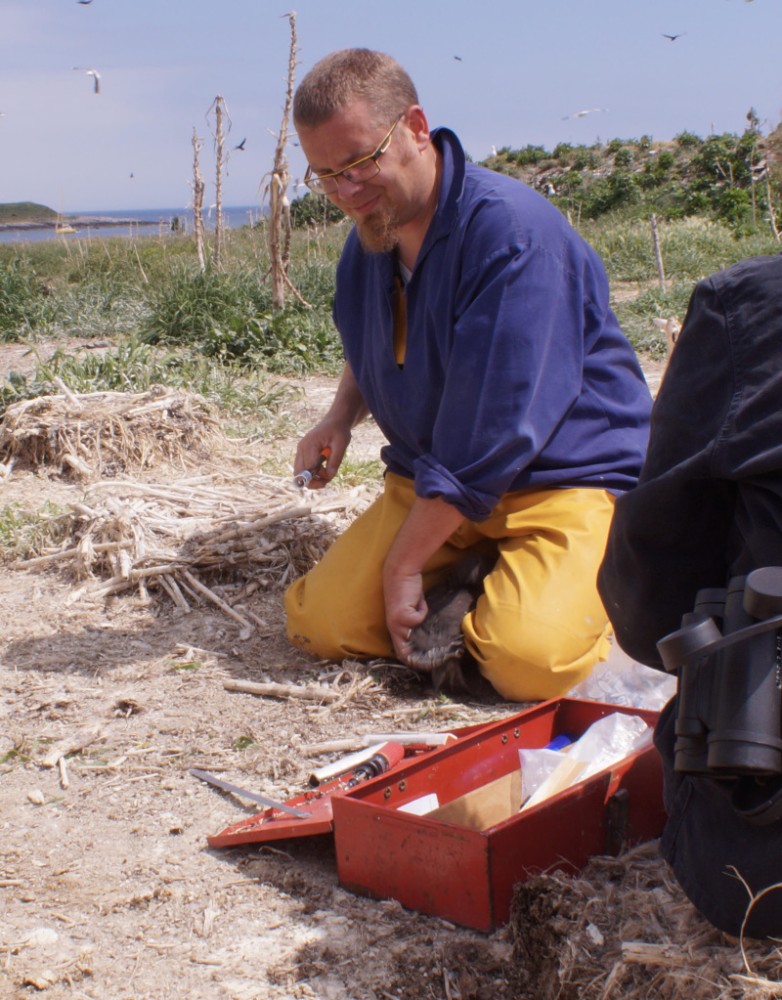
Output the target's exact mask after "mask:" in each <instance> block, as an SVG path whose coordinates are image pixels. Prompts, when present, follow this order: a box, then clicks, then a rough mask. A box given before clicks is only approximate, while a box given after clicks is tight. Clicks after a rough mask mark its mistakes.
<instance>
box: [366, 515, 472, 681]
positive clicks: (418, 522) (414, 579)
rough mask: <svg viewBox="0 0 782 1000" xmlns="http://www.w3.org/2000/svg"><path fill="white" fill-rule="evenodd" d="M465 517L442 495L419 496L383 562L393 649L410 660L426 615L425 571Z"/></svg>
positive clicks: (384, 589)
mask: <svg viewBox="0 0 782 1000" xmlns="http://www.w3.org/2000/svg"><path fill="white" fill-rule="evenodd" d="M463 520H464V518H463V517H462V515H461V514H460V513H459V511H458V510H456V508H455V507H451V505H450V504H447V503H446V502H445V501H444V500H443V499H442V498H441V497H434V498H433V499H431V500H424V499H423V498H421V497H416V498H415V500H414V501H413V505H412V507H411V508H410V511H409V513H408V515H407V517H406V519H405V521H404V523H403V524H402V527H401V528H400V529H399V532H398V534H397V536H396V538H395V539H394V542H393V544H392V545H391V548H390V549H389V550H388V555H387V556H386V561H385V564H384V565H383V597H384V599H385V605H386V626H387V628H388V632H389V634H390V636H391V642H392V643H393V645H394V652H395V653H396V655H397V656H398V657H399V659H400V660H401V661H402V662H403V663H407V659H408V656H409V654H410V652H411V646H410V633H411V632H412V630H413V629H414V628H415V627H416V625H420V624H421V622H422V621H423V620H424V618H426V612H427V606H426V599H425V598H424V589H423V578H422V573H423V569H424V566H425V565H426V563H427V562H428V560H429V558H430V557H431V556H432V555H434V553H435V552H436V551H437V550H438V549H439V548H440V546H441V545H443V544H444V543H445V542H446V541H447V539H448V538H449V537H450V536H451V535H452V534H453V532H454V531H456V529H457V528H458V527H459V525H460V524H461V523H462V521H463Z"/></svg>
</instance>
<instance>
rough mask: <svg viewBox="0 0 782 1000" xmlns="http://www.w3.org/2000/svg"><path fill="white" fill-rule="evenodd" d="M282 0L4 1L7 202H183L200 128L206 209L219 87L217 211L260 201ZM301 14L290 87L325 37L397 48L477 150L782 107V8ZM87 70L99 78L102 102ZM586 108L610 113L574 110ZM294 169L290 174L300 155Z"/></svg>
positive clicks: (314, 9)
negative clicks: (221, 156) (212, 116)
mask: <svg viewBox="0 0 782 1000" xmlns="http://www.w3.org/2000/svg"><path fill="white" fill-rule="evenodd" d="M290 9H291V8H290V7H287V8H286V7H285V6H284V5H283V4H277V3H270V2H269V0H211V2H207V0H92V2H91V3H89V4H84V5H82V4H79V3H78V2H77V0H2V2H0V115H2V117H0V202H8V201H23V200H24V201H26V200H30V201H37V202H42V203H44V204H48V205H50V206H51V207H52V208H55V209H56V210H58V211H62V212H66V213H67V212H75V211H79V210H89V209H96V210H97V209H112V210H119V209H122V208H128V209H131V208H179V207H182V208H184V207H186V206H187V205H188V204H189V203H190V201H191V197H192V189H191V180H192V150H191V144H190V142H191V136H192V132H193V128H194V127H195V128H196V129H197V131H198V134H199V135H200V136H201V137H203V138H204V140H205V144H204V148H203V150H202V153H201V169H202V173H203V175H204V178H205V180H206V182H207V191H206V202H207V204H209V203H210V202H211V201H213V200H214V184H213V176H212V175H213V170H214V167H213V164H214V158H213V151H212V138H211V133H210V128H209V122H208V120H207V112H208V111H209V108H210V106H211V105H212V102H213V100H214V98H215V96H216V95H218V94H220V95H221V96H222V97H224V99H225V101H226V104H227V108H228V112H229V115H230V119H231V131H230V136H229V141H228V143H227V146H228V148H229V150H230V160H229V163H228V173H227V176H226V178H225V180H224V201H225V204H226V205H253V204H258V205H259V206H260V204H261V198H262V188H263V177H264V174H265V173H266V172H267V171H268V170H269V169H270V167H271V165H272V159H273V153H274V145H275V138H274V135H273V133H276V131H277V129H278V128H279V125H280V120H281V116H282V108H283V103H284V98H285V79H286V73H287V65H288V47H289V39H290V35H289V22H288V20H287V18H285V17H284V15H285V14H286V12H287V11H288V10H290ZM293 9H295V10H296V26H297V33H298V48H299V51H298V63H299V64H298V68H297V79H301V77H302V76H303V74H304V73H305V72H306V70H307V69H308V68H309V67H310V66H312V65H313V64H314V63H315V62H316V61H317V60H318V59H319V58H320V57H321V56H323V55H325V54H326V53H327V52H330V51H332V50H333V49H337V48H344V47H347V46H354V45H362V46H367V47H370V48H377V49H382V50H384V51H386V52H389V53H390V54H391V55H393V56H395V57H396V58H397V59H399V60H400V62H402V63H403V65H405V67H406V68H407V69H408V70H409V72H410V73H411V75H412V77H413V79H414V80H415V82H416V84H417V86H418V89H419V93H420V96H421V102H422V104H423V105H424V108H425V109H426V111H427V114H428V117H429V121H430V124H432V125H437V124H447V125H449V126H451V127H452V128H454V129H455V131H456V132H457V133H458V134H459V135H460V136H461V138H462V141H463V142H464V145H465V147H466V149H467V151H468V153H469V154H470V155H471V156H472V157H473V158H474V159H476V160H480V159H483V158H484V157H486V156H488V155H489V153H490V150H491V147H492V146H497V147H501V146H511V147H513V148H519V147H521V146H524V145H526V144H527V143H534V144H540V145H543V146H546V147H547V148H549V149H551V148H553V147H554V146H555V145H556V144H557V143H558V142H561V141H566V142H572V143H581V142H585V143H591V142H593V141H595V140H596V139H597V138H600V139H602V140H603V141H605V140H607V139H610V138H616V137H623V138H628V137H638V136H640V135H643V134H648V135H651V136H652V138H654V139H670V138H672V137H673V136H674V135H676V134H677V133H679V132H681V131H683V130H684V129H687V130H689V131H692V132H695V133H696V134H698V135H701V136H705V135H708V134H710V133H711V132H712V131H716V132H724V131H727V132H741V131H743V129H744V128H745V126H746V121H745V115H746V113H747V111H748V109H749V108H750V107H751V106H753V107H755V109H756V110H757V112H758V114H759V116H760V118H761V119H762V120H763V121H764V125H763V130H764V131H769V130H770V129H772V128H774V127H775V126H776V125H778V124H779V122H780V118H781V117H782V59H780V58H779V54H778V53H779V44H780V39H781V38H782V2H780V0H752V2H747V0H487V2H484V3H476V2H474V0H392V2H390V3H383V4H374V3H372V2H371V0H360V2H354V0H299V2H298V3H296V4H295V6H294V8H293ZM663 34H680V36H681V37H679V38H677V39H676V41H674V42H671V41H669V40H667V39H665V38H663V37H662V36H663ZM457 56H458V57H460V58H459V59H457V58H455V57H457ZM74 67H80V68H79V69H74ZM87 69H96V70H97V71H98V72H99V74H100V93H99V94H97V95H96V94H95V93H94V92H93V78H92V77H90V76H87V75H86V72H85V70H87ZM587 108H600V109H604V110H600V111H595V112H592V113H591V114H589V115H586V116H584V117H582V118H575V117H573V114H574V113H575V112H576V111H580V110H584V109H587ZM244 138H246V140H247V141H246V144H245V149H244V151H239V150H234V149H233V148H232V147H233V146H234V145H236V144H238V143H239V142H240V141H241V140H242V139H244ZM289 164H290V172H291V176H292V178H294V179H298V178H300V177H301V176H302V174H303V171H304V166H305V165H304V163H303V160H302V157H301V153H300V150H299V149H298V148H297V147H293V146H292V147H290V149H289ZM131 174H132V175H133V176H132V177H131Z"/></svg>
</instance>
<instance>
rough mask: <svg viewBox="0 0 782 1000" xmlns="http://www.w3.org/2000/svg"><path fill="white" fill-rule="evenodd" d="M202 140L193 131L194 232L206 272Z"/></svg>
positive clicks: (201, 262) (199, 259) (197, 249)
mask: <svg viewBox="0 0 782 1000" xmlns="http://www.w3.org/2000/svg"><path fill="white" fill-rule="evenodd" d="M200 151H201V140H200V139H199V138H198V135H197V133H196V130H195V129H193V230H194V232H195V242H196V253H197V255H198V264H199V267H200V268H201V270H202V271H205V270H206V259H205V257H204V179H203V177H201V171H200V170H199V167H198V154H199V153H200Z"/></svg>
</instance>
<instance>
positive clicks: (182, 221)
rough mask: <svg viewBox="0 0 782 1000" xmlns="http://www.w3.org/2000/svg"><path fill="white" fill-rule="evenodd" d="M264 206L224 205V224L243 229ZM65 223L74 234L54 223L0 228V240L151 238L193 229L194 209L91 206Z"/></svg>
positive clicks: (208, 217)
mask: <svg viewBox="0 0 782 1000" xmlns="http://www.w3.org/2000/svg"><path fill="white" fill-rule="evenodd" d="M263 215H264V211H263V208H262V207H261V205H260V204H259V205H231V206H228V207H225V208H223V225H224V226H225V227H226V228H227V229H240V228H241V227H242V226H250V225H255V224H256V223H257V222H259V221H260V219H261V218H262V217H263ZM215 218H216V212H215V210H214V207H212V208H211V209H209V210H205V211H204V213H203V219H204V228H205V229H207V230H213V229H214V226H215ZM62 222H63V224H66V223H67V224H68V225H70V226H73V228H74V229H75V230H76V232H75V233H58V232H56V231H55V229H54V227H53V226H45V227H42V228H35V229H26V228H20V229H0V243H24V242H28V241H37V240H52V239H57V240H80V239H96V238H98V239H114V238H117V237H133V238H134V239H135V238H148V237H151V236H157V237H161V236H168V235H170V234H172V233H173V234H176V233H177V232H178V233H180V234H181V233H192V232H193V209H192V208H143V209H127V210H123V209H104V210H100V209H89V210H85V211H79V212H69V213H68V215H67V216H63V218H62Z"/></svg>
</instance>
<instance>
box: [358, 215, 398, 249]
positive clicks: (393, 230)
mask: <svg viewBox="0 0 782 1000" xmlns="http://www.w3.org/2000/svg"><path fill="white" fill-rule="evenodd" d="M356 232H357V233H358V238H359V240H360V241H361V246H362V247H363V248H364V250H366V252H367V253H388V252H389V251H391V250H393V249H394V247H395V246H396V245H397V243H398V242H399V224H398V220H397V218H396V214H395V213H394V212H375V213H373V214H372V215H369V216H367V218H366V219H361V220H356Z"/></svg>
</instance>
